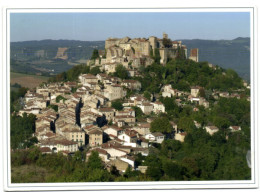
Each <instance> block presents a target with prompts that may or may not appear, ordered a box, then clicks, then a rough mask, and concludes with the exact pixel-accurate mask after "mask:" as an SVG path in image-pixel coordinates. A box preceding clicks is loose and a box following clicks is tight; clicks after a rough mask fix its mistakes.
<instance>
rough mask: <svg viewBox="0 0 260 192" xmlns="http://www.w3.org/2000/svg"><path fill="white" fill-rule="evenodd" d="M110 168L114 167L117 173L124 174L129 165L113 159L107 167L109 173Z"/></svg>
mask: <svg viewBox="0 0 260 192" xmlns="http://www.w3.org/2000/svg"><path fill="white" fill-rule="evenodd" d="M112 166H115V167H116V169H117V170H118V171H119V172H121V173H124V172H125V171H126V169H127V168H128V167H129V164H128V163H126V162H124V161H122V160H120V159H115V160H111V161H109V162H108V165H107V167H108V170H109V171H111V168H112Z"/></svg>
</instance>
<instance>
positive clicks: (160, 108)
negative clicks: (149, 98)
mask: <svg viewBox="0 0 260 192" xmlns="http://www.w3.org/2000/svg"><path fill="white" fill-rule="evenodd" d="M151 104H152V105H153V112H154V113H156V114H158V113H165V106H164V104H163V103H162V102H160V101H156V102H154V103H151Z"/></svg>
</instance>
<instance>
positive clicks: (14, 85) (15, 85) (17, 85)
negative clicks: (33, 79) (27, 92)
mask: <svg viewBox="0 0 260 192" xmlns="http://www.w3.org/2000/svg"><path fill="white" fill-rule="evenodd" d="M11 87H15V88H21V87H22V86H21V85H20V84H18V83H15V84H13V85H11Z"/></svg>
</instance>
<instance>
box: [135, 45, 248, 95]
mask: <svg viewBox="0 0 260 192" xmlns="http://www.w3.org/2000/svg"><path fill="white" fill-rule="evenodd" d="M155 54H156V50H155ZM159 60H160V59H159ZM141 73H142V76H143V77H135V79H137V80H139V81H140V82H141V84H142V91H149V92H151V93H159V92H160V90H161V89H160V88H161V87H162V86H163V85H165V84H171V85H172V87H174V88H176V89H178V90H180V91H190V87H191V86H195V85H199V86H201V87H204V88H205V90H213V89H215V90H221V91H231V90H233V89H239V88H242V87H243V84H242V79H241V78H240V77H239V76H238V75H237V73H236V72H235V71H234V70H232V69H228V70H224V69H222V68H220V67H218V66H217V67H216V69H213V68H210V67H209V66H208V63H207V62H198V63H197V62H194V61H192V60H186V59H173V60H170V61H169V62H168V63H167V64H166V65H165V66H163V65H160V64H159V62H156V60H155V62H154V63H153V64H152V65H150V66H148V67H146V68H144V69H142V70H141ZM201 94H203V92H201Z"/></svg>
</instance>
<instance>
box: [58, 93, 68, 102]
mask: <svg viewBox="0 0 260 192" xmlns="http://www.w3.org/2000/svg"><path fill="white" fill-rule="evenodd" d="M60 100H63V103H64V101H66V100H67V99H66V98H64V97H62V96H61V95H58V96H57V97H56V103H59V102H60Z"/></svg>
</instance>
